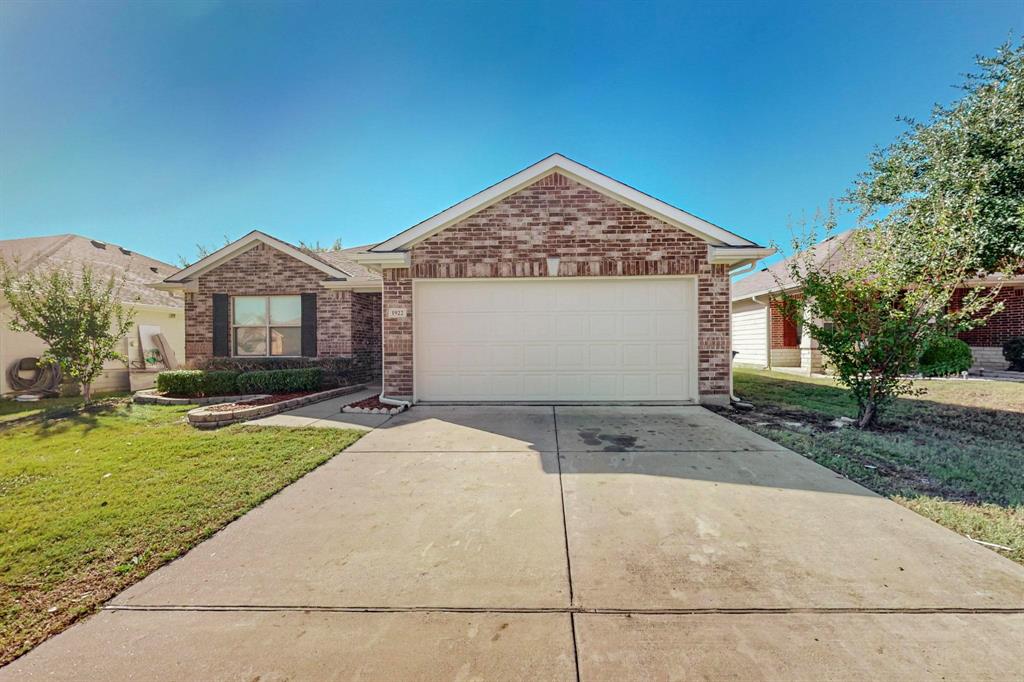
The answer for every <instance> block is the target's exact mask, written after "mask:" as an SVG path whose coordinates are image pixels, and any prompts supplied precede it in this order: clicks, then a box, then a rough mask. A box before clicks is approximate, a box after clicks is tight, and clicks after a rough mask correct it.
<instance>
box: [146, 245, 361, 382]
mask: <svg viewBox="0 0 1024 682" xmlns="http://www.w3.org/2000/svg"><path fill="white" fill-rule="evenodd" d="M365 248H366V247H358V249H345V250H338V251H322V252H312V251H309V250H306V249H302V248H299V247H296V246H293V245H291V244H288V243H286V242H283V241H281V240H279V239H275V238H274V237H271V236H270V235H267V234H264V233H263V232H259V231H253V232H250V233H249V234H247V235H245V236H244V237H242V238H241V239H239V240H237V241H235V242H232V243H231V244H228V245H227V246H225V247H224V248H222V249H220V250H218V251H215V252H214V253H211V254H210V255H208V256H207V257H205V258H203V259H202V260H200V261H198V262H196V263H194V264H192V265H190V266H189V267H187V268H185V269H183V270H180V271H178V272H175V273H173V274H171V275H170V276H169V277H166V278H165V279H164V281H163V282H160V283H158V284H154V285H152V286H154V287H156V288H159V289H163V290H165V291H175V292H183V294H184V298H185V359H186V362H187V363H188V364H190V365H195V364H196V363H199V362H200V361H202V360H206V359H209V358H214V357H236V358H261V357H263V358H267V357H271V358H272V357H280V358H288V357H307V358H312V357H318V358H325V357H353V356H356V355H363V356H365V357H366V358H367V361H368V362H369V363H371V365H375V366H379V363H380V349H381V340H380V325H381V313H380V309H381V305H380V300H381V293H380V292H381V279H380V276H379V275H378V274H377V273H375V272H372V271H370V270H368V269H367V268H365V267H363V266H362V265H360V264H358V263H356V262H355V261H354V260H353V259H352V253H353V252H354V251H356V250H362V249H365Z"/></svg>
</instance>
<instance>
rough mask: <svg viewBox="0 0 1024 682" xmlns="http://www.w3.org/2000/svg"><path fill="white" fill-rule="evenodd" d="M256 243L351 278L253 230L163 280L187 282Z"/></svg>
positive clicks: (335, 274) (325, 271) (288, 245)
mask: <svg viewBox="0 0 1024 682" xmlns="http://www.w3.org/2000/svg"><path fill="white" fill-rule="evenodd" d="M256 242H262V243H264V244H266V245H267V246H271V247H273V248H275V249H277V250H278V251H281V252H282V253H285V254H287V255H289V256H291V257H292V258H295V259H296V260H299V261H301V262H303V263H305V264H306V265H308V266H310V267H313V268H316V269H317V270H319V271H320V272H323V273H324V274H327V275H329V276H331V277H351V276H352V275H350V274H349V273H347V272H345V271H344V270H341V269H339V268H336V267H333V266H330V265H327V264H326V263H324V262H323V261H321V260H318V259H316V258H313V257H312V256H310V255H309V254H307V253H303V252H302V251H300V250H299V249H297V248H295V247H294V246H292V245H291V244H289V243H287V242H283V241H281V240H280V239H276V238H274V237H271V236H270V235H269V234H266V233H264V232H260V231H259V230H253V231H252V232H250V233H249V234H247V235H245V236H244V237H242V238H241V239H238V240H236V241H233V242H231V243H230V244H228V245H227V246H225V247H224V248H222V249H218V250H217V251H214V252H213V253H211V254H210V255H209V256H207V257H206V258H203V259H202V260H200V261H197V262H195V263H193V264H192V265H190V266H188V267H187V268H185V269H183V270H179V271H178V272H176V273H174V274H173V275H171V276H170V277H168V278H167V279H165V280H164V282H165V283H167V284H174V283H181V282H184V281H186V280H188V279H189V278H190V277H195V276H196V275H199V274H202V273H203V272H205V271H207V270H210V269H211V268H214V267H216V266H217V265H220V264H221V263H223V262H224V261H227V260H230V259H231V258H233V257H235V256H237V255H238V254H240V253H242V252H243V251H246V250H247V249H250V248H252V247H253V246H254V245H255V244H256Z"/></svg>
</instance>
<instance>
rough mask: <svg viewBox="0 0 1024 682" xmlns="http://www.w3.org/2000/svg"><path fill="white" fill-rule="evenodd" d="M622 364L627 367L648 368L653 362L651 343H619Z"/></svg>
mask: <svg viewBox="0 0 1024 682" xmlns="http://www.w3.org/2000/svg"><path fill="white" fill-rule="evenodd" d="M618 348H619V354H620V356H621V358H622V366H623V367H624V368H626V369H631V370H637V369H648V368H650V367H651V365H652V364H653V360H652V355H653V353H652V351H651V346H650V344H647V343H623V344H620V345H619V347H618Z"/></svg>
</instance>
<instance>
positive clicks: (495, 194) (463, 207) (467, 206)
mask: <svg viewBox="0 0 1024 682" xmlns="http://www.w3.org/2000/svg"><path fill="white" fill-rule="evenodd" d="M554 172H558V173H561V174H563V175H565V176H567V177H569V178H571V179H572V180H575V181H577V182H579V183H580V184H583V185H586V186H587V187H590V188H591V189H593V190H595V191H597V192H600V193H602V194H604V195H606V196H609V197H611V198H613V199H615V200H617V201H620V202H622V203H624V204H626V205H628V206H632V207H633V208H635V209H637V210H640V211H643V212H644V213H647V214H648V215H653V216H654V217H656V218H658V219H660V220H664V221H665V222H667V223H669V224H671V225H675V226H676V227H679V228H680V229H683V230H685V231H687V232H690V233H692V234H695V235H697V236H698V237H701V238H702V239H705V240H707V241H708V242H709V243H711V244H712V245H713V246H725V247H752V248H760V247H758V245H757V244H755V243H754V242H752V241H750V240H748V239H744V238H743V237H741V236H739V235H737V234H735V233H733V232H730V231H729V230H726V229H724V228H722V227H719V226H717V225H714V224H712V223H709V222H708V221H706V220H704V219H703V218H698V217H697V216H695V215H693V214H692V213H687V212H686V211H684V210H682V209H680V208H676V207H675V206H672V205H670V204H667V203H665V202H664V201H661V200H660V199H655V198H654V197H652V196H650V195H649V194H644V193H643V192H641V191H639V190H637V189H634V188H633V187H630V186H629V185H626V184H624V183H621V182H619V181H618V180H614V179H612V178H610V177H608V176H607V175H604V174H602V173H599V172H597V171H595V170H594V169H592V168H588V167H587V166H584V165H583V164H581V163H577V162H576V161H573V160H572V159H569V158H566V157H564V156H562V155H561V154H552V155H551V156H549V157H547V158H545V159H542V160H541V161H538V162H537V163H535V164H533V165H532V166H530V167H529V168H525V169H523V170H521V171H519V172H518V173H516V174H515V175H513V176H511V177H508V178H505V179H504V180H502V181H501V182H499V183H497V184H495V185H491V186H490V187H488V188H487V189H485V190H483V191H481V192H477V193H476V194H474V195H473V196H471V197H469V198H468V199H465V200H463V201H460V202H459V203H457V204H455V205H454V206H452V207H450V208H447V209H445V210H444V211H441V212H440V213H438V214H437V215H435V216H433V217H431V218H428V219H427V220H424V221H423V222H421V223H419V224H418V225H414V226H413V227H410V228H409V229H407V230H405V231H403V232H400V233H399V234H397V235H395V236H394V237H392V238H390V239H388V240H387V241H384V242H381V243H380V244H378V245H377V246H375V247H373V248H372V249H370V250H369V253H371V254H372V253H387V252H394V251H404V250H406V249H409V248H410V247H412V246H413V245H414V244H416V243H417V242H419V241H421V240H423V239H426V238H427V237H429V236H431V235H433V234H435V233H437V232H440V231H441V230H443V229H445V228H447V227H449V226H450V225H452V224H454V223H456V222H458V221H459V220H462V219H464V218H466V217H467V216H469V215H471V214H473V213H476V212H477V211H480V210H483V209H484V208H487V207H488V206H490V205H492V204H494V203H496V202H498V201H501V200H502V199H504V198H505V197H507V196H509V195H511V194H514V193H516V192H518V191H519V190H521V189H523V188H524V187H527V186H529V185H531V184H533V183H535V182H536V181H537V180H539V179H541V178H543V177H544V176H546V175H549V174H551V173H554ZM764 255H767V254H764ZM364 260H365V259H364Z"/></svg>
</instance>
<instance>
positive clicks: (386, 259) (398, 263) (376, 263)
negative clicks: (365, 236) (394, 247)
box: [352, 251, 412, 271]
mask: <svg viewBox="0 0 1024 682" xmlns="http://www.w3.org/2000/svg"><path fill="white" fill-rule="evenodd" d="M352 260H354V261H355V262H357V263H359V264H360V265H365V266H366V267H368V268H370V269H371V270H377V271H380V270H383V269H385V268H407V267H409V265H410V264H411V263H412V258H410V256H409V253H408V252H406V251H386V252H382V253H378V252H376V251H363V252H361V253H357V254H355V255H354V256H352Z"/></svg>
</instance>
